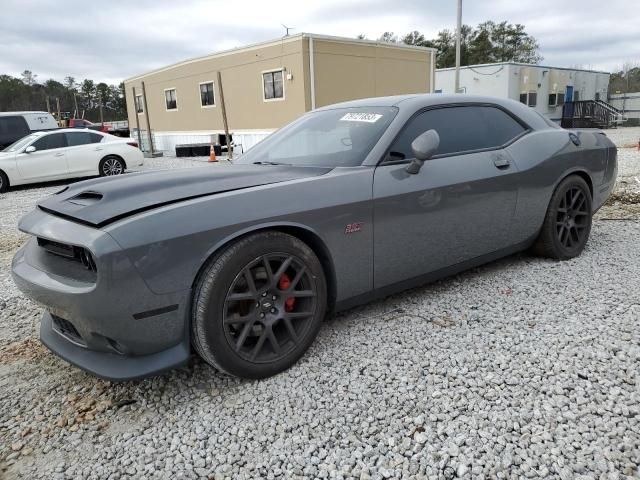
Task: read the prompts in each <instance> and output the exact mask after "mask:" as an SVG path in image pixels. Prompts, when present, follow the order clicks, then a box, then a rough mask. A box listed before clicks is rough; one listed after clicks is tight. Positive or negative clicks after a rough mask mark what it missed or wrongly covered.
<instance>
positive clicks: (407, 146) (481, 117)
mask: <svg viewBox="0 0 640 480" xmlns="http://www.w3.org/2000/svg"><path fill="white" fill-rule="evenodd" d="M432 129H433V130H435V131H436V132H438V135H439V136H440V146H439V147H438V151H437V152H436V155H449V154H454V153H463V152H468V151H473V150H481V149H486V148H496V147H500V146H502V145H504V144H506V143H508V142H509V141H510V140H513V139H514V138H515V137H517V136H519V135H520V134H522V133H523V132H524V131H525V130H526V129H525V127H523V126H522V125H521V124H520V123H518V122H517V121H516V120H515V119H514V118H513V117H511V116H510V115H509V114H507V113H505V112H504V111H502V110H500V109H499V108H496V107H489V106H477V105H470V106H467V107H443V108H436V109H433V110H427V111H426V112H422V113H420V114H418V115H417V116H415V117H414V118H412V119H411V120H409V122H407V125H405V127H404V129H403V130H402V132H401V133H400V135H399V136H398V137H397V138H396V140H395V141H394V142H393V145H392V146H391V150H390V152H389V157H390V160H399V159H406V158H413V153H412V152H411V142H413V140H414V139H415V138H416V137H417V136H418V135H420V134H422V133H424V132H426V131H427V130H432Z"/></svg>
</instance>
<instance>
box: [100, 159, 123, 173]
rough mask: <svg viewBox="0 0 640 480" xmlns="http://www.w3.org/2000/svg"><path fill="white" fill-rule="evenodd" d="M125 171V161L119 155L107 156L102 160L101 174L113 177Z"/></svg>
mask: <svg viewBox="0 0 640 480" xmlns="http://www.w3.org/2000/svg"><path fill="white" fill-rule="evenodd" d="M123 173H124V161H123V160H122V159H120V158H118V157H105V158H103V159H102V161H101V162H100V176H101V177H111V176H113V175H121V174H123Z"/></svg>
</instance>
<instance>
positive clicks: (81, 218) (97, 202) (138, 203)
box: [38, 165, 331, 228]
mask: <svg viewBox="0 0 640 480" xmlns="http://www.w3.org/2000/svg"><path fill="white" fill-rule="evenodd" d="M329 171H331V168H320V167H293V166H288V165H268V166H267V165H231V166H207V167H198V168H179V169H172V170H153V171H148V172H140V173H128V174H126V175H118V176H114V177H102V178H96V179H93V180H87V181H84V182H78V183H74V184H72V185H70V186H69V187H68V188H67V189H65V190H62V191H61V192H58V193H57V194H56V195H52V196H50V197H47V198H45V199H43V200H41V201H40V202H38V208H39V209H40V210H43V211H45V212H47V213H50V214H52V215H57V216H59V217H63V218H67V219H69V220H72V221H75V222H78V223H82V224H85V225H90V226H92V227H98V228H100V227H103V226H105V225H108V224H109V223H112V222H115V221H117V220H120V219H122V218H126V217H129V216H131V215H135V214H137V213H141V212H144V211H147V210H151V209H154V208H159V207H162V206H165V205H170V204H172V203H176V202H180V201H186V200H189V199H194V198H199V197H205V196H209V195H214V194H222V193H224V192H231V191H234V190H240V189H243V188H251V187H257V186H260V185H268V184H272V183H279V182H287V181H291V180H299V179H303V178H309V177H315V176H318V175H324V174H325V173H327V172H329Z"/></svg>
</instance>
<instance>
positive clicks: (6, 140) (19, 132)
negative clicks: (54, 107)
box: [0, 112, 58, 149]
mask: <svg viewBox="0 0 640 480" xmlns="http://www.w3.org/2000/svg"><path fill="white" fill-rule="evenodd" d="M56 128H58V123H57V122H56V119H55V118H53V115H51V114H50V113H47V112H0V149H3V148H5V147H7V146H8V145H11V144H12V143H13V142H15V141H16V140H20V139H21V138H22V137H25V136H27V135H29V134H31V133H34V132H40V131H42V130H54V129H56Z"/></svg>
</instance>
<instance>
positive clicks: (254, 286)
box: [191, 231, 327, 378]
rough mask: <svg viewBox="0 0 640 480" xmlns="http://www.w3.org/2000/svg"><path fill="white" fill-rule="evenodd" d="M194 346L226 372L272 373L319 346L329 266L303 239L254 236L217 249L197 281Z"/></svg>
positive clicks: (271, 233)
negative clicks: (323, 263) (326, 274)
mask: <svg viewBox="0 0 640 480" xmlns="http://www.w3.org/2000/svg"><path fill="white" fill-rule="evenodd" d="M192 305H193V306H192V320H191V333H192V334H191V343H192V344H193V346H194V348H195V350H196V351H197V352H198V354H199V355H200V356H201V357H202V358H203V359H204V360H205V361H206V362H207V363H209V364H210V365H212V366H213V367H215V368H217V369H218V370H220V371H222V372H225V373H228V374H231V375H235V376H237V377H242V378H265V377H269V376H272V375H275V374H277V373H279V372H281V371H283V370H286V369H287V368H289V367H291V366H292V365H293V364H294V363H295V362H296V361H297V360H298V359H299V358H300V357H302V355H303V354H304V352H305V351H306V350H307V349H308V348H309V346H311V344H312V343H313V340H314V338H315V337H316V335H317V333H318V330H319V329H320V325H321V323H322V320H323V319H324V314H325V311H326V307H327V285H326V280H325V274H324V269H323V267H322V264H321V263H320V261H319V260H318V257H317V256H316V255H315V253H314V251H313V250H312V249H311V248H310V247H309V246H308V245H307V244H306V243H304V242H303V241H302V240H300V239H298V238H296V237H294V236H292V235H289V234H286V233H283V232H278V231H263V232H258V233H255V234H251V235H248V236H247V237H244V238H242V239H240V240H238V241H236V242H234V243H232V244H230V245H229V246H228V247H226V248H224V249H222V250H221V251H220V252H218V253H216V254H215V255H214V256H213V258H212V259H210V260H209V262H208V264H207V265H205V267H204V268H203V270H202V272H201V273H200V274H199V276H198V279H197V280H196V284H195V289H194V297H193V304H192Z"/></svg>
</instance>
